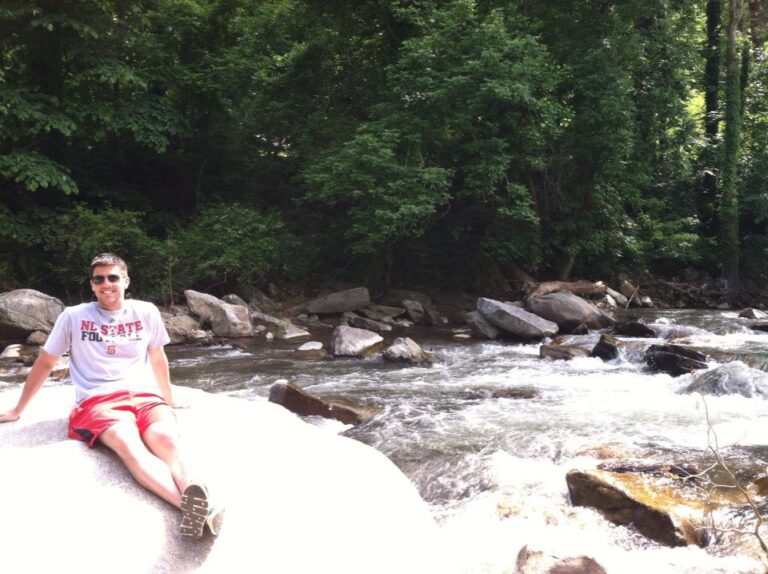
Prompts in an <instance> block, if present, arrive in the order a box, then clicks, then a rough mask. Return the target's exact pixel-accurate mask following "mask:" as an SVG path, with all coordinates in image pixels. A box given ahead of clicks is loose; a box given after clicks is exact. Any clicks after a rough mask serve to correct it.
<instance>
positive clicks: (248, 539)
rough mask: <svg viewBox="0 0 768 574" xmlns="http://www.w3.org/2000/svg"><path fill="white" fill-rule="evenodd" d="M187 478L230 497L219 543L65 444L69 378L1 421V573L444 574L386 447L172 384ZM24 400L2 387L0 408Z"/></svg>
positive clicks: (429, 528)
mask: <svg viewBox="0 0 768 574" xmlns="http://www.w3.org/2000/svg"><path fill="white" fill-rule="evenodd" d="M176 393H177V396H179V397H181V399H182V400H187V401H189V402H190V408H188V409H183V410H178V411H176V412H177V416H178V419H179V423H180V426H181V429H182V433H183V436H184V438H185V440H186V444H187V450H188V453H187V459H188V460H189V461H190V466H191V467H192V470H193V473H194V474H195V475H196V476H200V477H205V478H206V482H207V483H208V484H209V485H210V487H211V490H212V491H213V492H215V493H217V494H219V495H220V498H222V499H224V501H225V502H226V506H227V513H226V520H225V523H224V527H223V529H222V532H221V534H220V535H219V537H218V538H215V539H214V538H211V537H210V536H205V537H204V538H203V539H202V540H199V541H190V540H186V539H182V538H181V537H180V536H179V535H178V533H177V528H178V522H179V511H178V510H176V509H175V508H173V507H171V506H169V505H167V504H166V503H164V502H162V501H161V500H159V499H158V498H156V497H155V496H153V495H151V494H149V493H148V492H146V491H144V490H143V489H142V488H141V487H139V486H138V485H136V484H135V483H134V481H133V479H132V478H131V477H130V476H129V475H128V473H127V471H125V470H124V468H123V466H122V464H121V463H120V462H119V461H118V460H117V459H116V457H114V456H113V455H112V454H111V453H110V452H108V451H107V450H105V449H103V448H97V449H89V448H88V447H86V446H85V445H84V444H83V443H80V442H77V441H74V440H71V439H68V438H67V437H66V417H67V414H68V412H69V408H70V406H71V401H72V399H73V394H74V393H73V390H72V388H71V386H69V385H68V384H54V385H52V386H47V387H45V388H43V389H42V390H41V391H40V393H39V394H38V395H37V396H36V397H35V400H34V401H33V402H32V403H31V405H30V407H29V408H28V410H27V412H26V413H25V415H24V417H23V418H22V419H21V420H19V421H17V422H14V423H6V424H0V446H2V448H0V492H1V493H2V501H3V520H0V541H1V542H2V544H1V546H2V552H1V553H0V555H1V556H0V563H1V564H2V570H3V571H4V572H13V573H14V574H17V573H27V572H29V573H33V572H34V573H39V572H69V571H78V572H82V573H97V572H98V573H103V572H110V574H113V573H116V572H118V573H122V572H125V573H131V574H138V573H143V572H150V573H155V572H163V573H165V572H169V573H174V574H178V573H185V572H214V573H217V574H223V573H227V574H228V573H232V572H259V573H269V574H275V573H292V574H293V573H300V572H313V573H326V572H327V573H334V574H338V573H345V572H349V573H350V574H352V573H355V574H356V573H358V572H362V571H364V572H377V573H378V572H381V573H385V572H386V573H392V572H398V573H402V572H413V573H414V574H416V573H419V574H423V573H425V572H449V571H450V568H447V567H446V564H444V563H443V562H442V561H441V556H443V555H444V551H443V550H441V549H439V548H438V541H437V533H438V529H437V526H436V525H435V523H434V521H433V519H432V517H431V514H430V512H429V510H428V508H427V506H426V504H425V503H424V502H423V501H422V500H421V498H419V496H418V494H417V492H416V490H415V489H414V487H413V485H412V484H411V483H410V482H409V481H408V480H407V478H406V477H405V476H404V475H403V474H402V473H401V472H400V471H399V470H398V469H397V468H396V467H395V465H394V464H392V463H391V462H390V461H389V459H387V458H386V457H385V456H384V455H382V454H381V453H379V452H377V451H375V450H374V449H372V448H370V447H368V446H366V445H364V444H362V443H359V442H356V441H354V440H352V439H348V438H344V437H341V436H338V435H336V434H333V433H332V432H330V431H328V430H325V429H320V428H317V427H313V426H310V425H308V424H306V423H304V422H302V421H301V420H300V419H298V418H297V417H296V416H295V415H293V414H291V413H289V412H288V411H287V410H285V409H283V408H282V407H280V406H277V405H274V404H271V403H268V402H266V401H264V400H258V401H254V402H249V401H246V400H241V399H235V398H229V397H225V396H221V395H210V394H207V393H203V392H202V391H196V390H192V389H186V388H179V389H177V391H176ZM17 396H18V392H8V391H6V392H2V393H0V409H2V410H4V409H5V408H6V406H11V405H12V404H14V403H15V400H16V398H17Z"/></svg>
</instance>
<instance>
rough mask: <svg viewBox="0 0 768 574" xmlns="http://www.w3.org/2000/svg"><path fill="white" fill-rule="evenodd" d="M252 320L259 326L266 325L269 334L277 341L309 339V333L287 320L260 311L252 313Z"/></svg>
mask: <svg viewBox="0 0 768 574" xmlns="http://www.w3.org/2000/svg"><path fill="white" fill-rule="evenodd" d="M251 320H252V321H253V322H255V323H257V328H258V325H264V326H266V327H267V328H268V329H269V334H271V336H272V337H273V338H276V339H297V338H300V337H309V331H306V330H304V329H302V328H301V327H298V326H297V325H294V324H293V323H292V322H291V321H289V320H287V319H279V318H278V317H273V316H272V315H267V314H266V313H260V312H259V311H251Z"/></svg>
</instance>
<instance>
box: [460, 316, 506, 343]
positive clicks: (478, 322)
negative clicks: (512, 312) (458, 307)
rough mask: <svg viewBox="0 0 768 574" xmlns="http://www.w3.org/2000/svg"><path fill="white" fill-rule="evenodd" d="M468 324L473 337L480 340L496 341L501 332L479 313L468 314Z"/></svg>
mask: <svg viewBox="0 0 768 574" xmlns="http://www.w3.org/2000/svg"><path fill="white" fill-rule="evenodd" d="M467 323H468V324H469V329H470V331H471V332H472V335H474V336H475V337H477V338H479V339H495V338H497V337H498V336H499V330H498V329H497V328H496V326H495V325H493V324H492V323H491V322H490V321H489V320H488V319H486V318H485V317H484V316H483V314H482V313H480V312H479V311H472V312H471V313H467Z"/></svg>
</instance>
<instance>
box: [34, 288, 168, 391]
mask: <svg viewBox="0 0 768 574" xmlns="http://www.w3.org/2000/svg"><path fill="white" fill-rule="evenodd" d="M169 342H170V337H168V332H167V331H166V330H165V325H164V324H163V320H162V318H161V317H160V311H158V309H157V307H155V306H154V305H153V304H152V303H147V302H146V301H136V300H134V299H126V300H125V301H123V307H122V309H120V310H118V311H107V310H105V309H101V308H100V307H99V305H98V303H96V302H95V301H94V302H92V303H82V304H80V305H75V306H74V307H67V308H66V309H64V311H63V312H62V313H61V315H59V317H58V319H56V324H55V325H54V326H53V330H52V331H51V334H50V336H49V337H48V340H47V342H46V343H45V345H44V346H43V350H44V351H46V352H47V353H50V354H51V355H56V356H61V355H63V354H64V353H65V352H67V351H69V355H70V357H69V374H70V376H71V378H72V382H73V383H74V385H75V402H76V403H77V404H80V402H82V401H83V400H84V399H86V398H88V397H92V396H95V395H106V394H109V393H113V392H115V391H134V392H151V393H157V394H159V393H160V389H159V387H158V385H157V380H156V379H155V375H154V372H153V371H152V367H151V365H150V363H149V355H148V353H147V351H148V350H150V349H156V348H158V347H162V346H163V345H166V344H167V343H169Z"/></svg>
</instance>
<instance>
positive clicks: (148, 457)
mask: <svg viewBox="0 0 768 574" xmlns="http://www.w3.org/2000/svg"><path fill="white" fill-rule="evenodd" d="M145 434H146V433H145ZM99 440H100V441H101V442H102V443H103V444H104V445H105V446H107V447H109V448H110V449H112V450H113V451H115V453H116V454H117V456H119V457H120V460H122V461H123V464H125V466H126V468H127V469H128V471H129V472H130V473H131V475H133V477H134V478H135V479H136V482H138V483H139V484H140V485H141V486H143V487H144V488H146V489H147V490H149V491H150V492H153V493H155V494H156V495H158V496H159V497H160V498H162V499H163V500H165V501H167V502H169V503H171V504H172V505H173V506H175V507H177V508H181V491H180V490H179V488H178V486H177V485H176V481H175V480H174V477H173V475H172V474H171V470H170V469H169V467H168V465H167V464H166V462H165V461H163V460H162V459H161V458H159V457H158V456H157V455H155V454H153V453H152V452H151V451H150V450H149V448H147V445H146V444H144V441H142V440H141V437H140V436H139V430H138V428H136V425H135V424H133V423H130V422H119V423H116V424H114V425H112V426H111V427H109V428H108V429H107V430H105V431H104V432H103V433H101V435H100V436H99Z"/></svg>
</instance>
